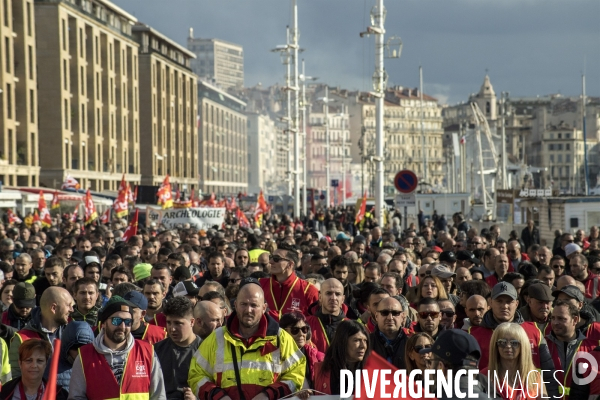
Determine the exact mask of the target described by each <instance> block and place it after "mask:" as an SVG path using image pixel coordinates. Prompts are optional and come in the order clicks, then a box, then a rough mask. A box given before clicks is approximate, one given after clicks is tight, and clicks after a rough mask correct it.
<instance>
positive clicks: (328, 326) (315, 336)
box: [306, 278, 347, 353]
mask: <svg viewBox="0 0 600 400" xmlns="http://www.w3.org/2000/svg"><path fill="white" fill-rule="evenodd" d="M345 299H346V297H345V296H344V285H342V283H341V282H340V281H338V280H337V279H335V278H330V279H327V280H325V281H324V282H323V283H321V292H320V293H319V304H320V305H321V307H320V308H319V309H318V310H317V312H316V313H315V314H314V315H310V316H309V317H308V318H307V319H306V322H307V323H308V325H310V328H311V330H312V342H313V343H314V344H315V346H317V349H318V350H319V351H320V352H322V353H325V351H327V348H328V347H329V344H330V343H331V340H332V339H333V337H334V335H335V331H336V330H337V327H338V325H339V324H340V322H342V321H343V320H345V319H347V318H346V314H344V311H343V310H342V304H344V300H345Z"/></svg>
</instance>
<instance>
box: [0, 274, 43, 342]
mask: <svg viewBox="0 0 600 400" xmlns="http://www.w3.org/2000/svg"><path fill="white" fill-rule="evenodd" d="M12 282H13V284H14V281H12ZM34 308H35V289H34V287H33V285H31V283H27V282H19V283H17V284H16V285H15V287H14V288H13V302H12V304H11V305H10V306H9V307H8V310H6V311H4V312H3V313H2V323H3V324H4V325H7V326H10V327H13V328H15V330H19V329H22V328H24V327H25V325H27V323H28V322H29V320H31V310H33V309H34ZM11 337H12V335H11Z"/></svg>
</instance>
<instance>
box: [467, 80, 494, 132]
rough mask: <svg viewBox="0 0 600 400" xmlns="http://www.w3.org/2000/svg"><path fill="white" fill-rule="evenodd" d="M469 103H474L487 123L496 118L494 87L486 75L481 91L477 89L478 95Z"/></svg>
mask: <svg viewBox="0 0 600 400" xmlns="http://www.w3.org/2000/svg"><path fill="white" fill-rule="evenodd" d="M471 101H475V102H476V103H477V105H478V106H479V109H480V110H481V112H483V114H484V115H485V116H486V118H487V120H488V122H489V121H496V119H497V118H498V113H497V112H496V103H497V100H496V92H494V87H493V86H492V83H491V82H490V77H489V76H488V75H487V74H486V75H485V78H484V79H483V84H482V85H481V89H479V93H477V94H476V95H475V96H474V98H472V99H471Z"/></svg>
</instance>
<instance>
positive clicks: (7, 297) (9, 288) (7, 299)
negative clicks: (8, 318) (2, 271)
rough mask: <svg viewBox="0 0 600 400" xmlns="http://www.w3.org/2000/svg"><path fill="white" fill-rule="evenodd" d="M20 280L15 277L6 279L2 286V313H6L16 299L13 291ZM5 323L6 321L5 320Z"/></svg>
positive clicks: (0, 291) (0, 296) (0, 295)
mask: <svg viewBox="0 0 600 400" xmlns="http://www.w3.org/2000/svg"><path fill="white" fill-rule="evenodd" d="M17 283H18V282H17V281H16V280H14V279H9V280H5V281H4V283H2V287H1V288H0V301H1V302H2V304H1V305H2V313H4V312H5V311H6V310H8V308H9V307H10V305H11V304H12V303H13V301H14V297H13V291H14V289H15V285H16V284H17ZM3 323H4V322H3Z"/></svg>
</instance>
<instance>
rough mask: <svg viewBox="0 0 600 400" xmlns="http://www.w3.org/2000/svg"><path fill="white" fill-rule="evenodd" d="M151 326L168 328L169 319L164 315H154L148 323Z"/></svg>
mask: <svg viewBox="0 0 600 400" xmlns="http://www.w3.org/2000/svg"><path fill="white" fill-rule="evenodd" d="M148 323H149V324H150V325H156V326H160V327H161V328H166V327H167V317H166V316H165V314H163V313H158V314H155V315H154V318H152V319H151V320H150V321H148Z"/></svg>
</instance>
